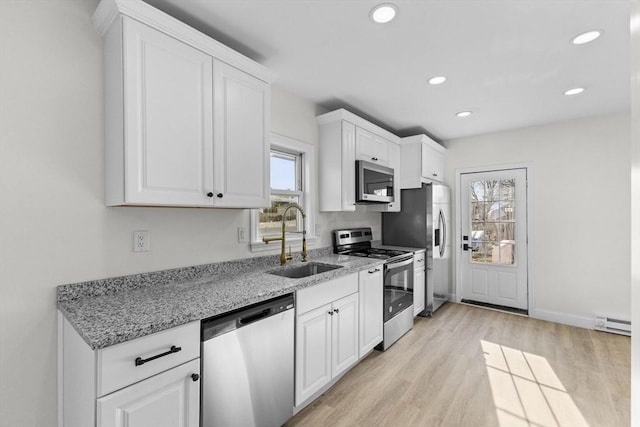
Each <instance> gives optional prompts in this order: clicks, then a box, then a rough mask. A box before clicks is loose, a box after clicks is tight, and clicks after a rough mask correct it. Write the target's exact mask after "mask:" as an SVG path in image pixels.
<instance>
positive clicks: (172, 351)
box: [136, 345, 182, 366]
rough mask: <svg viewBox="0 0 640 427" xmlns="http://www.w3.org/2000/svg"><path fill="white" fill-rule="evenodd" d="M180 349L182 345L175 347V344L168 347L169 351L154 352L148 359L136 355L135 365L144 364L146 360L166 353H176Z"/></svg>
mask: <svg viewBox="0 0 640 427" xmlns="http://www.w3.org/2000/svg"><path fill="white" fill-rule="evenodd" d="M180 350H182V347H176V346H175V345H172V346H171V348H170V349H169V351H165V352H164V353H160V354H156V355H155V356H151V357H150V358H148V359H143V358H142V357H136V366H140V365H144V364H145V363H147V362H151V361H152V360H156V359H158V358H159V357H163V356H167V355H169V354H172V353H177V352H179V351H180Z"/></svg>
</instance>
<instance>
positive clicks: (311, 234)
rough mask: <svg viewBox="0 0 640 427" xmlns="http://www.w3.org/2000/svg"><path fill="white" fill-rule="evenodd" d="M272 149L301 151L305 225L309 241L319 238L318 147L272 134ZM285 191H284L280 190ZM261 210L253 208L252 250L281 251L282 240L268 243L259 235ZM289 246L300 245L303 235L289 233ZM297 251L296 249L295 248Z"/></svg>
mask: <svg viewBox="0 0 640 427" xmlns="http://www.w3.org/2000/svg"><path fill="white" fill-rule="evenodd" d="M271 149H272V150H276V151H283V152H290V153H300V154H301V158H302V159H301V162H302V163H301V167H302V177H301V178H302V208H303V209H304V212H305V216H306V217H305V219H304V221H305V226H306V230H307V243H311V242H312V241H314V240H316V239H317V236H316V235H315V230H316V213H315V205H314V197H313V196H314V194H313V187H312V186H313V183H314V182H315V172H316V166H315V165H316V147H315V146H313V145H312V144H309V143H307V142H303V141H300V140H297V139H294V138H289V137H288V136H284V135H279V134H277V133H272V134H271ZM278 193H284V192H278ZM259 217H260V215H259V210H258V209H251V243H250V246H251V251H252V252H258V251H280V242H271V243H269V244H266V243H264V242H263V241H262V239H261V238H259V237H258V221H259ZM286 240H287V247H288V246H289V243H293V244H296V246H298V245H299V244H301V242H302V235H301V234H297V233H293V234H292V233H287V235H286ZM294 252H295V250H294Z"/></svg>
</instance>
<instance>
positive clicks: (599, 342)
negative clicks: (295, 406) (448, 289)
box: [285, 303, 631, 427]
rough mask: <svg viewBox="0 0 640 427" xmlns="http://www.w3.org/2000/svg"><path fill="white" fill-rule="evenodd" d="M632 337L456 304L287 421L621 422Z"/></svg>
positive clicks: (493, 426) (603, 426)
mask: <svg viewBox="0 0 640 427" xmlns="http://www.w3.org/2000/svg"><path fill="white" fill-rule="evenodd" d="M630 352H631V349H630V339H629V338H628V337H625V336H620V335H615V334H609V333H606V332H598V331H592V330H587V329H581V328H575V327H571V326H566V325H560V324H556V323H551V322H544V321H540V320H535V319H530V318H527V317H522V316H516V315H512V314H507V313H501V312H497V311H493V310H487V309H483V308H478V307H471V306H467V305H462V304H453V303H448V304H446V305H444V306H443V307H442V308H441V309H440V310H438V311H437V312H436V314H435V316H434V317H433V318H416V323H415V325H414V328H413V329H412V330H411V331H410V332H409V333H407V334H406V335H405V336H404V337H403V338H401V339H400V340H399V341H398V342H396V343H395V344H394V345H393V346H392V347H391V348H389V349H388V350H387V351H386V352H384V353H380V352H374V353H372V354H370V355H369V356H368V357H367V358H365V359H364V360H363V361H362V362H360V363H359V364H358V365H357V366H356V367H355V368H353V369H352V370H351V371H350V372H348V373H347V374H346V375H345V376H344V377H343V378H342V379H341V380H340V381H339V382H338V383H337V384H336V385H335V386H334V387H333V388H332V389H330V390H329V391H327V392H326V393H325V394H324V395H323V396H321V397H320V398H318V399H317V400H316V401H315V402H313V403H312V404H311V405H310V406H309V407H307V408H305V409H304V410H303V411H301V412H300V413H298V414H297V415H296V416H295V417H294V418H292V419H291V420H289V421H288V422H287V423H286V424H285V425H286V426H287V427H292V426H323V427H325V426H443V427H466V426H470V427H482V426H487V427H497V426H499V427H518V426H540V427H547V426H549V427H551V426H559V427H578V426H591V427H608V426H611V427H622V426H628V425H629V417H630V397H629V394H630Z"/></svg>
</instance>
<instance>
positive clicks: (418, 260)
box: [413, 251, 426, 316]
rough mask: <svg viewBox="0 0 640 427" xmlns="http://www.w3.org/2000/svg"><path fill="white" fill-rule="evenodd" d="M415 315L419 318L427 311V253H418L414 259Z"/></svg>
mask: <svg viewBox="0 0 640 427" xmlns="http://www.w3.org/2000/svg"><path fill="white" fill-rule="evenodd" d="M413 265H414V266H415V268H414V270H413V315H414V316H417V315H418V314H419V313H421V312H422V311H423V310H424V309H425V305H426V304H425V303H426V301H425V297H426V287H425V286H426V274H425V252H424V251H422V252H418V253H416V254H415V255H414V257H413Z"/></svg>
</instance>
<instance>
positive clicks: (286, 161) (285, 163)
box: [271, 151, 300, 191]
mask: <svg viewBox="0 0 640 427" xmlns="http://www.w3.org/2000/svg"><path fill="white" fill-rule="evenodd" d="M298 158H299V156H295V155H292V154H287V153H280V152H277V151H272V152H271V188H272V189H276V190H290V191H297V190H300V189H299V188H298V181H299V180H298V164H297V163H298V162H297V159H298Z"/></svg>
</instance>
